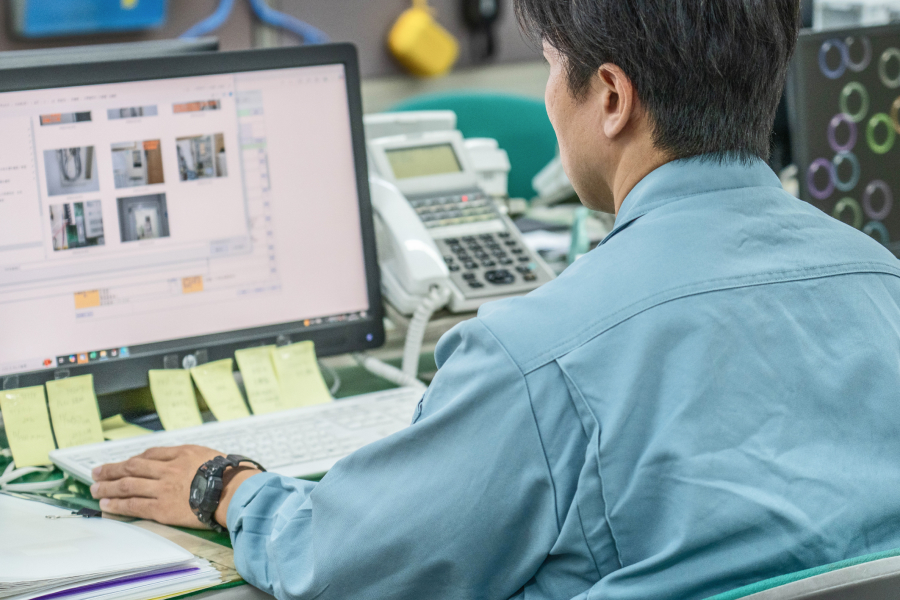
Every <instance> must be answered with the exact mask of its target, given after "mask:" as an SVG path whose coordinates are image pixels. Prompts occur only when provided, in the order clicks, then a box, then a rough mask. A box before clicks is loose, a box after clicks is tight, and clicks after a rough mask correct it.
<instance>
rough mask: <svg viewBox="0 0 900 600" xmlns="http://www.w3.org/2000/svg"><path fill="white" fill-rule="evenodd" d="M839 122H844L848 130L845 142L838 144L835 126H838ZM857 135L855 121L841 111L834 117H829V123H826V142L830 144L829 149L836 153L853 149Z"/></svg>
mask: <svg viewBox="0 0 900 600" xmlns="http://www.w3.org/2000/svg"><path fill="white" fill-rule="evenodd" d="M841 123H846V124H847V127H848V128H849V130H850V134H849V135H848V136H847V143H846V144H839V143H838V141H837V128H838V127H840V125H841ZM858 135H859V134H858V129H857V127H856V123H854V122H853V119H851V118H850V117H849V116H847V115H845V114H843V113H841V114H839V115H835V116H834V118H832V119H831V123H829V124H828V143H829V144H831V149H832V150H834V151H835V152H837V153H839V152H850V151H851V150H853V149H854V148H855V147H856V140H857V136H858Z"/></svg>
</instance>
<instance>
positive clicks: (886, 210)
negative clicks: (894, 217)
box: [862, 179, 894, 221]
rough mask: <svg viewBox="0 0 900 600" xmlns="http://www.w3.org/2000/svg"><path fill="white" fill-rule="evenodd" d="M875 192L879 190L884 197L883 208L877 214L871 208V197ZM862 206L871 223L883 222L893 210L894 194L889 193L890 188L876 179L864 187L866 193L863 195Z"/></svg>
mask: <svg viewBox="0 0 900 600" xmlns="http://www.w3.org/2000/svg"><path fill="white" fill-rule="evenodd" d="M876 190H881V193H882V195H884V206H882V207H881V210H879V211H877V212H876V211H875V209H873V208H872V195H873V194H874V193H875V191H876ZM862 205H863V210H864V211H866V215H867V216H868V217H869V218H870V219H872V220H873V221H884V220H885V219H886V218H887V216H888V215H889V214H891V210H892V209H893V208H894V194H893V193H892V192H891V188H890V187H889V186H888V184H886V183H885V182H883V181H881V180H880V179H876V180H875V181H873V182H872V183H870V184H869V185H867V186H866V193H865V195H863V201H862Z"/></svg>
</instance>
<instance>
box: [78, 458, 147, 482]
mask: <svg viewBox="0 0 900 600" xmlns="http://www.w3.org/2000/svg"><path fill="white" fill-rule="evenodd" d="M164 469H165V465H164V464H163V463H161V462H159V461H157V460H150V459H147V458H141V457H139V456H135V457H134V458H129V459H128V460H126V461H125V462H120V463H113V464H109V465H103V466H102V467H97V468H96V469H94V472H93V474H92V475H93V478H94V481H115V480H117V479H122V478H123V477H140V478H142V479H160V478H161V477H162V474H163V472H164Z"/></svg>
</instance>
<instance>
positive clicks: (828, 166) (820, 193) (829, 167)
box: [806, 158, 834, 200]
mask: <svg viewBox="0 0 900 600" xmlns="http://www.w3.org/2000/svg"><path fill="white" fill-rule="evenodd" d="M820 169H825V170H826V171H828V185H827V186H825V189H824V190H820V189H818V188H816V173H818V172H819V170H820ZM806 189H808V190H809V193H810V194H812V196H813V198H815V199H816V200H824V199H825V198H827V197H828V196H830V195H831V194H833V193H834V164H832V162H831V161H830V160H828V159H827V158H819V159H816V160H815V161H813V163H812V164H811V165H809V171H807V173H806Z"/></svg>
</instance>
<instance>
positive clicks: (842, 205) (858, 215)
mask: <svg viewBox="0 0 900 600" xmlns="http://www.w3.org/2000/svg"><path fill="white" fill-rule="evenodd" d="M847 209H850V210H851V211H853V222H852V223H848V224H849V225H851V226H853V227H854V228H855V229H861V228H862V224H863V211H862V208H860V206H859V203H858V202H857V201H856V200H854V199H853V198H844V199H842V200H841V201H840V202H838V203H837V204H835V205H834V211H832V213H831V216H832V217H834V218H835V219H837V220H838V221H842V222H844V223H846V221H844V220H843V219H842V218H841V215H843V214H844V212H845V211H846V210H847Z"/></svg>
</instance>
